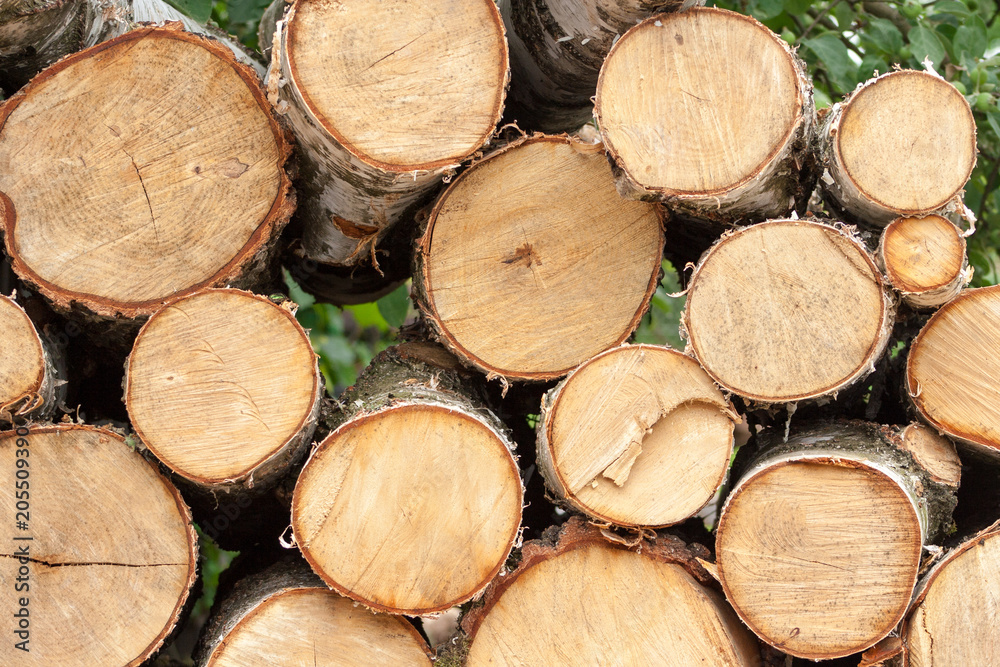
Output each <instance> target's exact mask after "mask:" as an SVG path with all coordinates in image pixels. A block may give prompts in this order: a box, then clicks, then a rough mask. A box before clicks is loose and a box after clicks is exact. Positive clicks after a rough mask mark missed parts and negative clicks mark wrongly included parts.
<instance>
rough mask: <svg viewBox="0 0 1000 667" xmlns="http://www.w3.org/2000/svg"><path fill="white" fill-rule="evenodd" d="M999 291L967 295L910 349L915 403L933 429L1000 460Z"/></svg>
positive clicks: (949, 306)
mask: <svg viewBox="0 0 1000 667" xmlns="http://www.w3.org/2000/svg"><path fill="white" fill-rule="evenodd" d="M998 377H1000V286H993V287H983V288H980V289H971V290H965V291H963V292H962V293H961V294H959V295H958V296H957V297H955V298H954V299H952V300H951V301H949V302H948V303H946V304H945V305H944V306H942V307H941V309H940V310H939V311H937V312H936V313H934V315H933V316H932V317H931V319H930V320H929V321H928V322H927V324H925V325H924V328H923V329H921V331H920V333H919V334H918V335H917V337H916V338H915V339H914V341H913V343H912V344H911V345H910V353H909V357H908V358H907V360H906V382H907V387H908V391H909V394H910V400H911V401H913V405H914V406H915V407H916V408H917V410H918V411H919V412H920V414H921V416H922V417H923V418H924V419H925V420H927V422H928V423H929V424H931V425H932V426H934V428H936V429H938V430H939V431H941V432H943V433H945V434H946V435H949V436H951V437H953V438H956V439H958V440H959V441H960V442H961V443H964V444H966V445H967V446H968V447H970V448H971V449H972V450H973V451H974V452H976V453H978V454H981V455H986V456H987V457H988V458H992V459H997V460H1000V389H998V388H997V378H998Z"/></svg>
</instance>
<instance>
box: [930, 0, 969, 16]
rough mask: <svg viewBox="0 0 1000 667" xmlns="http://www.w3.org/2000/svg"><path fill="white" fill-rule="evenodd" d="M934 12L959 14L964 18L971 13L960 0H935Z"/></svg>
mask: <svg viewBox="0 0 1000 667" xmlns="http://www.w3.org/2000/svg"><path fill="white" fill-rule="evenodd" d="M934 12H935V13H937V14H952V15H953V16H959V17H961V18H965V17H967V16H969V15H971V14H972V12H971V11H969V8H968V7H966V6H965V5H964V4H962V3H961V2H935V3H934Z"/></svg>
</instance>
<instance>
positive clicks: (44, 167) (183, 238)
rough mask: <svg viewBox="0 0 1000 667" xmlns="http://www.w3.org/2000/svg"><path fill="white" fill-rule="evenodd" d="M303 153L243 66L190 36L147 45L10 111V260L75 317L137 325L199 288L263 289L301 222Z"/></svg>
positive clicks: (4, 158) (70, 74)
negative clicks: (298, 159)
mask: <svg viewBox="0 0 1000 667" xmlns="http://www.w3.org/2000/svg"><path fill="white" fill-rule="evenodd" d="M289 151H290V148H289V145H288V143H287V142H286V138H285V133H284V131H283V130H282V129H281V127H280V126H279V124H278V122H277V120H276V119H275V117H274V116H273V114H272V112H271V108H270V105H269V104H268V102H267V100H266V99H265V97H264V93H263V91H262V89H261V88H260V86H259V84H258V81H257V77H256V75H255V74H254V72H253V71H252V70H251V69H249V68H247V67H245V66H243V65H241V64H239V63H238V62H236V60H235V59H234V57H233V55H232V52H231V51H229V50H228V49H227V48H225V47H223V46H221V45H219V44H217V43H216V42H214V41H212V40H208V39H206V38H203V37H199V36H196V35H193V34H191V33H188V32H184V31H182V30H180V29H179V28H177V27H176V26H174V27H162V28H141V29H138V30H134V31H132V32H129V33H126V34H125V35H123V36H121V37H118V38H115V39H113V40H109V41H107V42H104V43H102V44H99V45H98V46H96V47H92V48H90V49H87V50H85V51H81V52H79V53H76V54H74V55H72V56H69V57H67V58H64V59H62V60H60V61H59V62H58V63H57V64H55V65H53V66H52V67H50V68H48V69H47V70H45V72H44V73H42V74H40V75H39V76H37V77H36V78H35V79H34V80H33V81H32V82H31V83H30V84H29V85H28V86H26V87H25V88H23V89H22V90H21V91H20V92H19V93H18V94H17V95H15V96H14V97H12V98H11V99H10V100H8V101H7V102H6V103H5V104H4V106H3V107H2V109H0V214H2V222H3V224H4V226H5V231H6V234H5V239H4V240H5V243H6V249H7V253H8V255H9V256H10V257H11V261H12V264H13V267H14V270H15V272H17V274H18V275H19V276H20V277H21V278H22V279H24V280H25V281H27V282H29V283H31V284H32V285H34V286H35V287H36V288H37V289H38V290H39V291H40V292H41V293H42V294H43V295H44V296H46V297H47V298H48V299H49V300H50V301H51V302H52V303H53V304H54V305H55V306H56V308H58V309H60V310H62V311H65V312H69V313H71V314H72V313H85V314H89V315H90V316H94V315H96V316H98V317H105V318H113V317H119V316H121V317H125V318H136V317H140V316H143V315H148V314H150V313H152V312H154V311H155V310H156V309H157V308H159V307H160V306H161V305H162V303H163V302H164V301H166V300H168V299H169V298H171V297H173V296H175V295H180V294H185V293H190V292H192V291H194V290H196V289H197V288H199V287H203V286H218V285H224V284H235V285H240V286H244V285H246V286H249V285H253V284H255V283H257V282H259V281H260V280H262V279H263V278H264V277H270V265H269V259H270V255H271V250H272V246H273V245H274V244H273V243H272V242H273V241H275V240H276V239H277V235H278V233H279V232H280V231H281V229H282V227H283V226H284V225H285V224H286V223H287V221H288V218H289V216H290V214H291V211H292V209H293V207H294V197H293V195H292V194H291V193H290V182H289V179H288V177H287V176H286V174H285V171H284V169H283V165H284V163H285V160H286V158H287V157H288V154H289ZM26 154H30V155H32V156H33V157H32V159H30V160H26V159H24V158H23V156H24V155H26ZM42 184H44V186H43V187H42V186H41V185H42Z"/></svg>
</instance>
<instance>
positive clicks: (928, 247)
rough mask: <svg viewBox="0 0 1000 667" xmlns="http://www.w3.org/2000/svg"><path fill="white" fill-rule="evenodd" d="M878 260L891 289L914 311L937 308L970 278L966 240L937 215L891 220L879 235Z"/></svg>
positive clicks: (956, 292) (945, 219) (955, 228)
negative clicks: (897, 292)
mask: <svg viewBox="0 0 1000 667" xmlns="http://www.w3.org/2000/svg"><path fill="white" fill-rule="evenodd" d="M878 259H879V262H880V263H881V264H882V266H883V267H884V268H885V274H886V277H887V278H888V279H889V282H890V283H891V284H892V286H893V287H894V288H896V289H897V290H899V292H900V293H901V294H902V295H903V299H904V300H905V301H906V302H907V303H909V304H910V305H911V306H914V307H916V308H933V307H936V306H940V305H941V304H943V303H945V302H946V301H948V300H950V299H951V298H953V297H955V296H956V295H957V294H958V293H959V291H961V289H962V287H963V286H964V285H965V283H966V282H968V279H969V277H970V275H969V274H968V273H967V270H966V267H967V266H968V260H967V259H966V256H965V238H964V237H963V236H962V233H961V232H960V231H959V229H958V227H956V226H955V225H954V224H953V223H952V222H951V221H950V220H948V219H947V218H943V217H941V216H939V215H928V216H926V217H923V218H897V219H896V220H893V221H892V222H891V223H889V225H888V226H886V228H885V230H883V232H882V238H881V241H880V243H879V251H878Z"/></svg>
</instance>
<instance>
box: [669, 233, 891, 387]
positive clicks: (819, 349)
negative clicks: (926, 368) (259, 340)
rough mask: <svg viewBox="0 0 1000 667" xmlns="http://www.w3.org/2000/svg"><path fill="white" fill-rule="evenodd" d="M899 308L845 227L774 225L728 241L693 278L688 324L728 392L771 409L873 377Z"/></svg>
mask: <svg viewBox="0 0 1000 667" xmlns="http://www.w3.org/2000/svg"><path fill="white" fill-rule="evenodd" d="M894 312H895V309H894V304H893V303H892V301H891V300H890V298H889V296H888V293H887V288H886V287H885V286H884V285H883V282H882V278H881V274H880V273H879V271H878V269H877V268H876V267H875V264H874V262H873V261H872V259H871V257H869V255H868V252H867V250H865V248H864V246H863V245H862V244H861V242H860V241H859V240H857V239H856V238H855V237H854V236H852V235H851V234H849V233H848V232H847V231H845V230H844V229H842V228H840V227H835V226H832V225H828V224H822V223H819V222H812V221H808V220H774V221H769V222H765V223H761V224H759V225H753V226H750V227H745V228H742V229H739V230H738V231H736V232H733V233H731V234H729V235H726V236H723V238H722V240H720V241H719V242H718V243H717V244H716V245H714V246H713V247H712V248H711V249H710V250H709V251H708V252H707V253H706V254H705V257H704V259H702V261H701V263H700V264H699V266H698V268H697V269H696V270H695V272H694V274H693V275H692V277H691V281H690V289H689V291H688V298H687V307H686V309H685V312H684V315H683V320H684V326H685V328H686V330H687V334H688V337H689V339H690V345H691V349H692V351H693V352H694V354H695V356H696V357H697V358H698V360H699V361H700V362H701V364H702V366H703V367H704V368H705V370H706V371H708V374H709V375H711V376H712V377H713V378H714V379H715V380H716V381H717V382H718V383H719V384H720V385H722V386H723V387H724V388H726V389H729V390H730V391H733V392H734V393H736V394H739V395H740V396H743V397H746V398H749V399H752V400H754V401H758V402H761V403H781V402H790V401H799V400H808V399H814V398H820V397H823V396H827V395H830V394H836V393H837V392H838V391H840V390H841V389H843V388H845V387H847V386H848V385H850V384H852V383H853V382H855V381H856V380H858V379H860V378H862V377H864V376H865V375H867V374H869V373H870V372H871V371H872V370H873V369H874V365H875V362H876V360H877V359H878V358H879V356H881V354H882V352H883V351H884V350H885V346H886V344H887V343H888V341H889V333H890V331H891V329H892V323H893V319H894Z"/></svg>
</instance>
